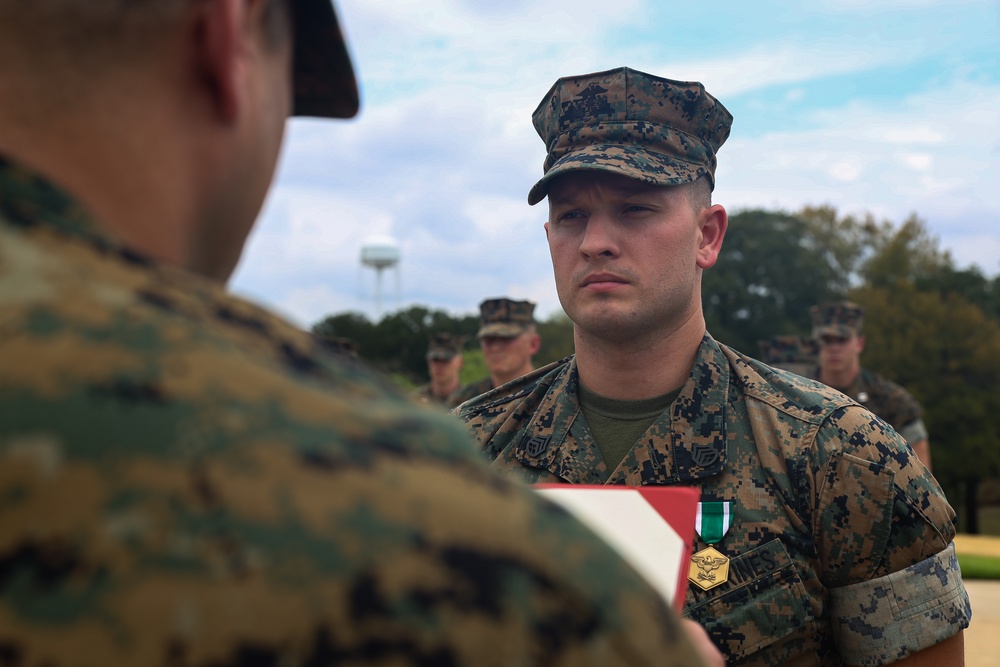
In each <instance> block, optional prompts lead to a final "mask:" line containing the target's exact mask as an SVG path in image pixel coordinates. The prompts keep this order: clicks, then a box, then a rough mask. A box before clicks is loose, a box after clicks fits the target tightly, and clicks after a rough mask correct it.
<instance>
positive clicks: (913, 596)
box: [459, 68, 971, 667]
mask: <svg viewBox="0 0 1000 667" xmlns="http://www.w3.org/2000/svg"><path fill="white" fill-rule="evenodd" d="M533 120H534V125H535V128H536V129H537V130H538V134H539V135H540V136H541V138H542V140H543V142H544V143H545V146H546V148H547V150H548V155H547V157H546V159H545V164H544V171H545V175H544V176H543V177H542V179H541V180H540V181H538V183H536V184H535V186H534V187H533V188H532V189H531V191H530V193H529V194H528V203H529V204H536V203H538V202H540V201H541V200H543V199H545V198H546V197H548V207H549V213H548V221H547V222H546V223H545V233H546V238H547V239H548V244H549V251H550V255H551V257H552V264H553V269H554V274H555V280H556V289H557V291H558V294H559V300H560V302H561V303H562V306H563V310H565V312H566V314H567V315H568V316H569V318H570V319H571V320H572V321H573V324H574V345H575V350H576V353H575V355H573V356H571V357H568V358H567V359H564V360H562V361H559V362H556V363H553V364H550V365H548V366H545V367H543V368H540V369H538V370H537V371H535V372H533V373H530V374H528V375H526V376H523V377H521V378H519V379H517V380H515V381H513V382H510V383H508V384H506V385H504V386H503V387H501V388H498V389H495V390H493V391H491V392H490V393H488V394H485V395H483V396H480V397H478V398H475V399H473V400H471V401H469V402H467V403H465V404H463V405H462V406H461V407H460V408H459V417H460V418H461V419H463V420H464V421H465V422H466V424H467V426H468V427H469V429H470V431H471V432H472V433H473V435H474V436H475V437H476V439H477V440H478V441H479V443H480V445H481V446H482V449H483V453H484V455H485V456H486V458H487V459H488V460H490V461H491V462H492V465H493V467H494V469H496V470H500V471H503V472H504V473H506V474H508V475H509V476H511V477H512V478H514V479H518V480H521V481H524V482H528V483H542V482H544V483H563V484H605V485H612V484H626V485H673V484H678V485H687V486H694V487H697V488H698V489H699V490H700V492H701V503H700V505H699V507H700V509H699V520H698V523H699V528H698V537H697V541H696V544H695V553H694V555H693V556H692V562H691V566H690V570H689V577H688V588H687V596H686V600H685V612H684V613H685V615H686V616H687V617H689V618H691V619H694V620H696V621H698V622H699V623H701V624H702V625H703V626H704V627H705V628H706V629H707V630H708V633H709V635H710V637H711V638H712V640H713V641H714V642H715V643H716V645H717V646H718V647H719V648H720V649H721V650H722V652H723V653H724V654H725V656H726V660H727V664H730V665H786V664H796V665H829V666H837V667H839V666H842V665H844V664H858V665H861V664H868V665H874V664H885V663H893V662H898V664H900V665H910V666H912V665H961V664H963V662H964V644H963V629H964V628H965V627H967V626H968V624H969V619H970V615H971V611H970V607H969V599H968V596H967V594H966V591H965V588H964V586H963V584H962V580H961V574H960V572H959V568H958V561H957V558H956V556H955V545H954V542H953V538H954V536H955V526H954V524H953V519H954V512H953V511H952V509H951V507H950V506H949V505H948V503H947V501H946V500H945V498H944V494H943V493H942V491H941V488H940V487H939V486H938V484H937V482H936V481H935V480H934V478H933V477H932V476H931V474H930V473H929V472H928V471H927V469H926V468H925V467H924V466H923V465H921V464H920V462H919V461H917V459H916V457H915V456H914V454H913V451H912V450H911V449H910V448H909V447H907V446H906V443H905V442H904V441H903V440H902V439H901V438H900V437H899V435H898V434H897V433H895V432H894V431H893V430H892V429H891V428H888V427H887V426H886V425H885V423H884V422H882V420H880V419H878V418H877V417H875V415H873V414H872V413H871V412H869V411H868V410H866V409H865V408H863V407H861V406H859V405H858V404H857V403H855V402H854V401H852V400H850V399H849V398H847V397H846V396H844V395H843V394H841V393H839V392H836V391H833V390H832V389H830V388H829V387H826V386H825V385H822V384H820V383H818V382H815V381H813V380H809V379H806V378H803V377H801V376H798V375H795V374H792V373H788V372H786V371H781V370H778V369H774V368H771V367H770V366H767V365H765V364H763V363H761V362H759V361H757V360H755V359H751V358H749V357H747V356H745V355H743V354H740V353H739V352H737V351H735V350H733V349H731V348H729V347H727V346H725V345H723V344H721V343H719V342H717V341H716V340H715V339H714V338H712V336H711V335H709V333H708V332H707V331H706V329H705V319H704V315H703V311H702V295H701V277H702V272H703V271H705V270H707V269H709V268H711V267H712V266H713V265H714V264H715V262H716V260H717V258H718V256H719V251H720V250H721V247H722V242H723V238H724V236H725V233H726V229H727V226H728V217H727V214H726V211H725V209H724V208H723V207H722V206H720V205H718V204H715V205H713V204H712V201H711V192H712V189H713V188H714V185H715V167H716V153H717V151H718V150H719V147H720V146H721V145H722V143H723V142H724V141H725V140H726V138H727V137H728V136H729V130H730V125H731V123H732V116H731V115H730V114H729V112H728V111H727V110H726V109H725V107H723V106H722V104H721V103H719V102H718V101H717V100H716V99H715V98H714V97H712V96H711V95H710V94H709V93H708V92H707V91H706V90H705V88H704V87H703V86H702V85H701V84H700V83H693V82H682V81H673V80H670V79H664V78H661V77H657V76H653V75H650V74H646V73H644V72H639V71H636V70H633V69H629V68H619V69H614V70H609V71H606V72H598V73H594V74H585V75H581V76H573V77H566V78H562V79H559V80H558V81H557V82H556V83H555V85H554V86H553V87H552V88H551V90H549V92H548V93H547V94H546V95H545V98H544V99H543V100H542V102H541V104H539V106H538V108H537V109H536V110H535V113H534V116H533Z"/></svg>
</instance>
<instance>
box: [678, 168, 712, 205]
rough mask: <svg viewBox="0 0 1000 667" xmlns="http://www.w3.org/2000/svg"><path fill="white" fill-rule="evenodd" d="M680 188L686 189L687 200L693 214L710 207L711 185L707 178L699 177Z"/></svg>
mask: <svg viewBox="0 0 1000 667" xmlns="http://www.w3.org/2000/svg"><path fill="white" fill-rule="evenodd" d="M681 187H684V188H687V190H688V199H689V200H690V201H691V206H692V208H694V210H695V213H698V212H699V211H703V210H704V209H706V208H709V207H710V206H711V205H712V184H711V182H710V181H709V179H708V177H707V176H699V177H698V178H697V179H695V180H693V181H691V182H690V183H686V184H685V185H682V186H681Z"/></svg>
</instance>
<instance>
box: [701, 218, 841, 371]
mask: <svg viewBox="0 0 1000 667" xmlns="http://www.w3.org/2000/svg"><path fill="white" fill-rule="evenodd" d="M838 252H839V251H838ZM843 252H844V253H845V254H846V252H847V251H846V250H844V251H843ZM844 261H847V260H844ZM839 268H840V264H839V263H838V262H835V261H833V260H832V259H831V258H830V256H829V253H828V252H827V249H826V248H825V246H824V244H823V243H821V242H820V240H819V238H818V237H817V236H816V234H815V232H814V226H813V225H811V224H810V223H809V222H807V221H806V220H804V219H803V218H801V217H799V216H793V215H788V214H785V213H775V212H770V211H761V210H753V211H743V212H741V213H737V214H736V215H734V216H732V218H731V219H730V222H729V229H728V231H727V232H726V239H725V242H724V243H723V246H722V252H721V254H720V255H719V260H718V262H717V263H716V264H715V266H714V267H712V268H711V269H709V270H707V271H705V273H704V275H703V278H702V293H703V302H704V307H705V319H706V322H707V324H708V329H709V331H711V332H712V334H713V335H714V336H715V337H716V338H718V339H719V340H721V341H723V342H725V343H727V344H729V345H731V346H733V347H735V348H736V349H738V350H740V351H742V352H745V353H747V354H750V355H751V356H755V355H757V354H758V345H757V341H759V340H761V339H763V338H768V337H770V336H773V335H776V334H799V335H806V334H808V332H809V315H808V312H809V307H810V306H812V305H814V304H816V303H819V302H821V301H825V300H828V299H830V298H833V297H834V296H836V295H838V294H842V293H843V291H844V290H845V288H846V284H847V283H846V279H845V278H844V277H843V276H842V275H840V273H839V272H838V269H839Z"/></svg>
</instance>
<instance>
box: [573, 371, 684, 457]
mask: <svg viewBox="0 0 1000 667" xmlns="http://www.w3.org/2000/svg"><path fill="white" fill-rule="evenodd" d="M578 386H579V392H578V398H579V400H580V410H581V411H582V412H583V416H584V417H585V418H586V420H587V426H588V427H590V434H591V435H592V436H594V442H595V443H596V444H597V448H598V449H599V450H600V451H601V456H602V457H604V463H605V464H607V466H608V470H614V469H615V468H617V467H618V464H619V463H621V462H622V459H624V458H625V455H626V454H628V452H629V450H630V449H632V445H634V444H635V441H636V440H638V439H639V436H641V435H642V434H643V433H645V432H646V429H648V428H649V427H650V426H652V425H653V422H654V421H656V419H657V417H659V416H660V415H661V414H663V411H664V410H666V409H667V408H668V407H670V404H671V403H673V402H674V400H675V399H676V398H677V396H678V395H680V393H681V390H680V388H677V389H675V390H673V391H671V392H669V393H666V394H663V395H662V396H656V397H654V398H644V399H641V400H638V401H622V400H618V399H615V398H607V397H606V396H601V395H599V394H595V393H594V392H592V391H591V390H589V389H587V388H586V387H584V386H583V385H582V384H580V385H578Z"/></svg>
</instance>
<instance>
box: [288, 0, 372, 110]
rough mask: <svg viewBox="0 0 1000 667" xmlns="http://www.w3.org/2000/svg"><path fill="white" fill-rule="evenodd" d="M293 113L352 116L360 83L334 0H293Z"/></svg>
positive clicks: (357, 102) (356, 107)
mask: <svg viewBox="0 0 1000 667" xmlns="http://www.w3.org/2000/svg"><path fill="white" fill-rule="evenodd" d="M291 4H292V12H293V21H294V26H295V28H294V30H295V35H294V44H295V45H294V54H293V56H292V60H293V71H294V73H293V82H294V83H293V85H294V89H295V99H294V104H293V107H292V115H294V116H318V117H321V118H351V117H352V116H354V115H355V114H356V113H357V112H358V105H359V100H358V84H357V81H356V79H355V78H354V69H353V67H352V66H351V58H350V56H349V55H348V53H347V44H346V42H345V41H344V35H343V32H342V31H341V29H340V23H339V22H338V21H337V13H336V12H335V11H334V9H333V3H332V0H294V2H292V3H291Z"/></svg>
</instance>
